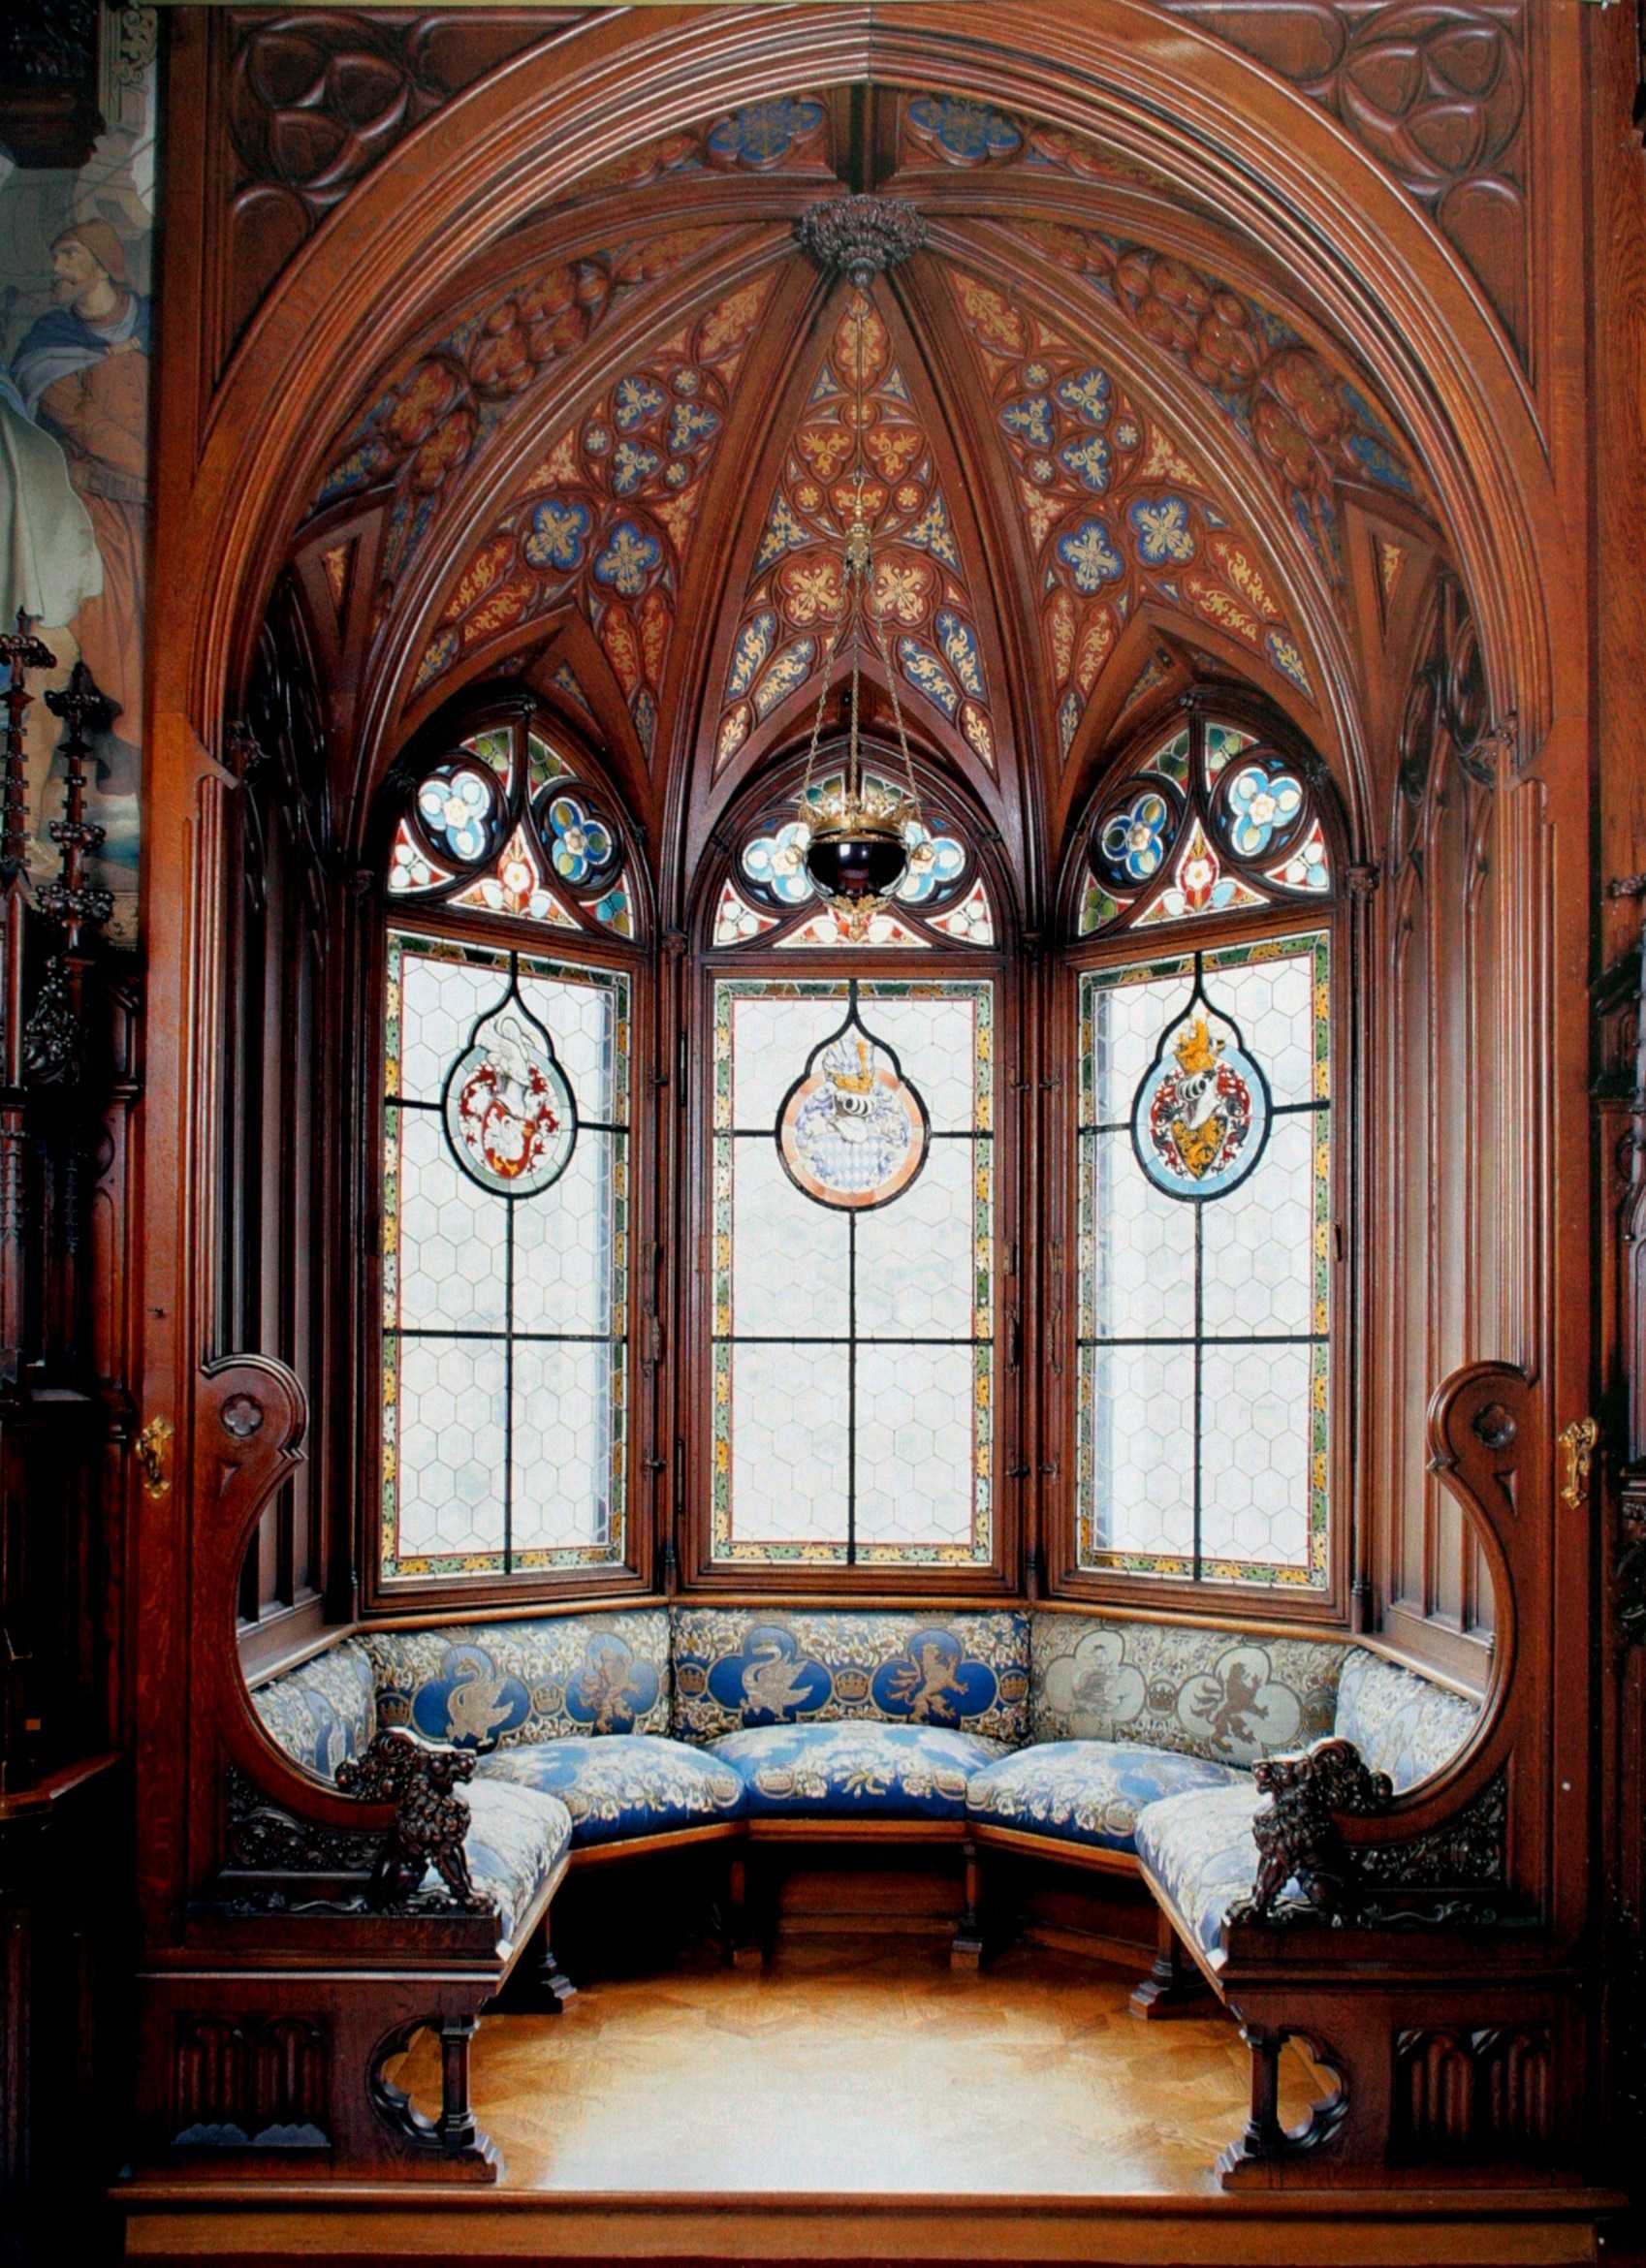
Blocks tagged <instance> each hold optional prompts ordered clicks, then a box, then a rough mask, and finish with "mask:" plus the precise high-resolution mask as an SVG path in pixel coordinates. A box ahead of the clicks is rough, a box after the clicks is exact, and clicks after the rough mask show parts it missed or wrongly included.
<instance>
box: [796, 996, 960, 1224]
mask: <svg viewBox="0 0 1646 2268" xmlns="http://www.w3.org/2000/svg"><path fill="white" fill-rule="evenodd" d="M776 1135H777V1154H778V1156H779V1157H780V1158H781V1159H782V1163H783V1171H784V1172H785V1173H786V1174H787V1175H788V1177H789V1180H790V1181H793V1183H794V1185H795V1187H796V1188H797V1189H799V1190H801V1191H802V1192H803V1193H804V1194H805V1195H806V1196H807V1197H810V1198H811V1199H813V1200H814V1202H815V1203H817V1204H818V1205H829V1206H834V1207H837V1208H839V1209H841V1210H844V1211H846V1212H857V1213H867V1212H870V1211H872V1210H873V1208H874V1207H876V1206H880V1205H889V1204H890V1203H891V1202H892V1200H893V1198H894V1197H899V1196H901V1195H902V1192H903V1191H904V1190H905V1189H906V1188H907V1187H908V1185H909V1183H910V1182H911V1181H913V1180H914V1178H915V1176H916V1175H917V1174H918V1173H919V1171H920V1169H921V1167H922V1166H923V1165H924V1164H925V1163H926V1152H927V1149H928V1146H929V1144H930V1142H931V1139H932V1121H931V1118H929V1116H928V1114H927V1109H926V1104H925V1101H924V1099H923V1098H922V1096H921V1094H920V1091H919V1089H918V1088H917V1087H912V1086H911V1085H910V1084H909V1082H908V1081H907V1080H906V1079H905V1078H904V1077H903V1074H902V1064H901V1063H900V1062H899V1060H898V1057H897V1055H896V1053H895V1052H894V1051H893V1050H892V1049H891V1048H889V1047H888V1046H887V1045H886V1043H885V1041H884V1040H880V1039H876V1038H875V1037H874V1035H873V1033H872V1032H870V1030H869V1029H868V1027H867V1026H866V1025H865V1024H864V1022H863V1019H862V1017H861V1016H860V1015H859V1013H858V1004H857V982H856V980H855V978H854V979H853V981H852V984H851V988H850V992H849V995H848V1000H847V1007H846V1017H845V1022H844V1023H843V1024H841V1025H840V1026H839V1029H838V1030H836V1031H832V1032H831V1033H830V1034H829V1036H828V1038H827V1039H826V1040H824V1041H822V1042H821V1043H820V1045H819V1046H817V1047H816V1048H814V1049H813V1050H812V1052H811V1054H810V1055H808V1056H807V1062H806V1069H805V1070H804V1071H803V1072H802V1073H801V1075H800V1077H799V1078H798V1079H797V1080H796V1081H795V1083H794V1085H793V1086H792V1087H790V1088H789V1091H788V1093H787V1094H786V1095H784V1097H783V1101H782V1107H781V1108H780V1109H779V1111H778V1113H777V1126H776Z"/></svg>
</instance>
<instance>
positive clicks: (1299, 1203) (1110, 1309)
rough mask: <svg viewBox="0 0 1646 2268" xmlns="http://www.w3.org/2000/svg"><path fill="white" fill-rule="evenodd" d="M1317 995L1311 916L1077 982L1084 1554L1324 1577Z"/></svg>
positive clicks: (1176, 1566) (1326, 1036) (1323, 1133)
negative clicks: (1286, 928) (1302, 930)
mask: <svg viewBox="0 0 1646 2268" xmlns="http://www.w3.org/2000/svg"><path fill="white" fill-rule="evenodd" d="M1330 991H1331V988H1330V968H1329V961H1328V944H1327V939H1326V936H1325V935H1324V933H1311V934H1309V935H1304V936H1293V937H1284V938H1279V939H1275V938H1267V939H1261V940H1258V941H1256V942H1254V943H1252V944H1250V945H1230V946H1224V947H1219V948H1215V949H1212V950H1208V951H1203V952H1199V953H1194V952H1190V953H1184V954H1179V955H1176V956H1173V957H1171V958H1168V959H1162V960H1160V961H1140V962H1134V963H1131V964H1129V965H1126V966H1123V967H1116V968H1108V969H1099V970H1093V971H1091V972H1089V973H1088V974H1087V975H1086V976H1084V977H1083V978H1082V980H1081V989H1080V1017H1081V1029H1080V1117H1081V1125H1080V1135H1079V1144H1080V1154H1079V1159H1078V1169H1079V1172H1078V1181H1079V1205H1080V1231H1079V1271H1080V1304H1079V1337H1080V1377H1079V1398H1078V1407H1077V1426H1076V1432H1077V1444H1076V1446H1077V1465H1078V1494H1079V1531H1080V1532H1079V1554H1080V1563H1081V1565H1082V1566H1084V1567H1089V1568H1094V1569H1110V1570H1115V1571H1120V1572H1124V1573H1128V1574H1137V1575H1156V1576H1172V1577H1176V1578H1179V1579H1190V1580H1202V1581H1216V1582H1229V1583H1250V1584H1284V1585H1310V1586H1314V1587H1319V1586H1321V1585H1323V1584H1324V1582H1325V1580H1326V1573H1327V1569H1326V1509H1327V1507H1326V1487H1327V1459H1326V1435H1327V1419H1328V1391H1329V1381H1328V1361H1329V1344H1328V1334H1329V1302H1328V1273H1327V1272H1328V1258H1327V1255H1328V1251H1329V1247H1330V1237H1331V1218H1330V1202H1331V1186H1330V1162H1331V1148H1330V1143H1331V1130H1330V1095H1331V1018H1330V1007H1331V999H1330ZM1152 1146H1154V1147H1157V1148H1158V1149H1159V1150H1161V1152H1162V1155H1165V1154H1167V1153H1169V1155H1170V1158H1171V1160H1172V1161H1173V1167H1174V1170H1173V1172H1171V1173H1167V1172H1166V1171H1165V1170H1164V1169H1163V1167H1162V1166H1161V1165H1160V1164H1159V1162H1158V1161H1157V1160H1156V1159H1155V1156H1154V1155H1153V1154H1152ZM1145 1157H1148V1159H1149V1166H1150V1170H1149V1171H1146V1170H1145V1166H1144V1162H1143V1160H1144V1159H1145ZM1231 1157H1232V1158H1233V1159H1234V1162H1233V1163H1232V1164H1231V1163H1230V1162H1229V1160H1230V1159H1231Z"/></svg>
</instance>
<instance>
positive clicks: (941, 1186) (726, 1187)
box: [711, 977, 996, 1566]
mask: <svg viewBox="0 0 1646 2268" xmlns="http://www.w3.org/2000/svg"><path fill="white" fill-rule="evenodd" d="M847 996H848V988H847V985H846V983H845V981H844V980H839V981H837V980H834V979H830V978H818V979H809V978H807V979H799V980H796V981H793V982H790V981H789V980H787V979H782V978H771V979H767V978H760V977H746V978H744V977H739V978H723V979H720V980H718V981H717V982H716V983H715V985H714V992H713V1008H714V1057H713V1082H714V1084H713V1190H712V1205H713V1222H712V1227H713V1239H712V1244H713V1290H714V1308H713V1324H714V1332H713V1396H714V1406H713V1439H712V1453H713V1468H712V1476H711V1479H712V1503H713V1555H714V1558H715V1559H716V1560H717V1561H719V1562H723V1563H739V1562H741V1563H744V1564H749V1563H762V1562H763V1563H766V1564H784V1563H787V1564H807V1563H815V1564H821V1565H838V1566H900V1565H901V1566H941V1565H958V1566H965V1565H978V1564H984V1565H986V1564H987V1563H988V1561H989V1559H990V1557H991V1555H992V1552H993V1548H994V1506H993V1485H994V1433H995V1426H994V1404H995V1392H996V1385H995V1359H996V1358H995V1305H996V1301H995V1171H996V1169H995V1147H994V1146H995V994H994V987H993V985H992V984H990V983H988V982H987V981H977V982H959V981H957V982H954V983H949V984H944V983H938V982H919V983H914V982H910V983H904V982H901V981H895V980H891V979H886V980H872V981H870V980H861V981H860V982H859V985H858V999H859V1004H860V1006H861V1009H862V1012H863V1016H864V1020H865V1022H866V1023H867V1024H869V1025H870V1028H871V1029H872V1030H873V1032H874V1033H875V1035H876V1036H877V1037H879V1038H883V1039H884V1041H885V1042H886V1044H887V1045H888V1046H889V1047H891V1048H893V1049H895V1050H896V1052H897V1055H898V1057H899V1060H900V1063H901V1065H902V1072H903V1075H904V1077H905V1078H907V1079H908V1080H910V1081H912V1082H913V1083H914V1084H916V1085H917V1086H918V1087H919V1089H920V1092H921V1094H922V1095H923V1097H924V1098H925V1101H926V1104H927V1107H928V1110H929V1112H930V1114H931V1120H932V1135H931V1142H930V1145H929V1148H928V1151H927V1156H926V1162H925V1164H924V1166H923V1167H922V1170H921V1172H920V1173H919V1175H918V1176H917V1177H916V1178H915V1179H914V1180H913V1181H911V1182H910V1183H909V1185H908V1186H907V1188H906V1189H904V1190H902V1192H901V1193H900V1194H899V1195H898V1196H896V1197H895V1198H893V1199H892V1200H891V1201H890V1202H889V1203H888V1204H886V1205H885V1206H883V1207H881V1208H880V1209H879V1210H877V1211H874V1212H868V1213H852V1212H841V1211H834V1210H831V1209H829V1208H828V1207H826V1206H823V1205H819V1204H816V1203H814V1202H813V1201H812V1200H811V1199H809V1198H808V1197H807V1196H806V1195H805V1194H803V1192H802V1191H801V1190H800V1189H799V1188H798V1187H796V1185H795V1183H794V1182H793V1181H790V1180H789V1178H788V1176H787V1174H785V1173H784V1171H783V1169H782V1164H781V1161H780V1160H779V1157H778V1154H777V1146H776V1139H775V1136H776V1119H777V1113H778V1109H779V1106H780V1104H781V1102H782V1099H783V1096H784V1095H785V1093H786V1092H787V1091H788V1088H789V1086H790V1084H791V1082H792V1081H793V1079H794V1077H795V1075H796V1072H797V1070H798V1068H799V1067H800V1066H801V1065H803V1064H804V1063H805V1062H806V1060H807V1056H808V1055H809V1054H810V1053H811V1051H812V1050H813V1049H815V1048H816V1047H817V1045H818V1043H819V1041H820V1040H822V1039H823V1038H825V1037H826V1036H827V1034H828V1033H830V1032H831V1031H833V1030H835V1029H837V1028H838V1026H839V1023H840V1020H841V1016H842V1013H843V1010H844V1007H845V1004H846V1000H847Z"/></svg>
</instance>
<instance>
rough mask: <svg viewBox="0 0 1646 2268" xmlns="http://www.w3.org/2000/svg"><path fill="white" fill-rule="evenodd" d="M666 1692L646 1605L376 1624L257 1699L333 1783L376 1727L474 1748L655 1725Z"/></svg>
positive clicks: (660, 1636) (275, 1731) (662, 1637)
mask: <svg viewBox="0 0 1646 2268" xmlns="http://www.w3.org/2000/svg"><path fill="white" fill-rule="evenodd" d="M670 1697H671V1687H670V1677H669V1617H668V1613H667V1611H666V1610H665V1609H664V1608H662V1607H642V1608H637V1609H635V1610H633V1611H632V1612H628V1613H619V1614H607V1615H558V1616H549V1617H546V1618H543V1619H540V1620H535V1621H532V1622H473V1623H449V1624H447V1625H446V1626H444V1627H443V1628H435V1629H431V1630H372V1631H369V1632H367V1633H364V1634H363V1635H361V1636H357V1637H353V1638H345V1639H344V1640H342V1642H341V1643H340V1644H339V1645H336V1646H332V1647H329V1648H328V1649H327V1651H326V1652H325V1653H323V1654H314V1655H312V1656H311V1657H310V1659H309V1660H307V1661H304V1662H300V1663H299V1664H298V1665H297V1667H296V1668H294V1669H290V1670H286V1671H284V1672H282V1674H281V1675H280V1676H279V1677H277V1678H271V1679H270V1680H269V1683H268V1684H267V1685H260V1686H259V1687H258V1689H257V1690H256V1691H255V1692H254V1693H253V1695H252V1706H253V1708H254V1709H255V1710H256V1711H257V1714H258V1716H259V1717H261V1718H262V1719H263V1722H264V1725H265V1727H266V1728H267V1729H268V1731H269V1735H270V1737H271V1738H272V1739H273V1741H274V1742H275V1744H276V1746H278V1747H279V1748H284V1750H285V1751H286V1753H287V1755H288V1756H291V1757H293V1758H295V1759H296V1761H297V1762H298V1763H300V1764H301V1765H304V1766H305V1767H306V1768H307V1770H309V1771H310V1772H318V1773H319V1774H320V1776H321V1778H322V1779H324V1780H331V1779H332V1778H333V1777H334V1775H335V1773H336V1769H337V1766H338V1765H339V1764H340V1763H341V1762H342V1761H343V1758H344V1757H345V1756H358V1755H359V1754H361V1752H362V1751H363V1750H364V1748H367V1747H368V1746H369V1745H370V1741H371V1736H372V1734H373V1733H374V1732H375V1731H376V1730H377V1728H378V1726H379V1725H403V1726H405V1727H406V1728H407V1730H409V1731H411V1732H415V1733H421V1734H422V1735H423V1737H424V1738H425V1739H426V1740H429V1741H438V1742H441V1743H443V1744H445V1745H447V1746H449V1747H452V1748H475V1749H488V1748H508V1747H510V1746H511V1745H512V1744H514V1743H517V1742H522V1741H552V1740H557V1739H561V1738H564V1737H566V1736H568V1735H571V1734H579V1733H581V1734H591V1733H621V1732H651V1733H661V1732H667V1731H668V1729H669V1705H670Z"/></svg>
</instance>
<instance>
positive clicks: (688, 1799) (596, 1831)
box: [475, 1733, 743, 1846]
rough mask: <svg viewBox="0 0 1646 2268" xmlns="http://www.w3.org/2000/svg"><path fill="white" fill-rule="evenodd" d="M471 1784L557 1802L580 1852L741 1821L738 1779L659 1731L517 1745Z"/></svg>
mask: <svg viewBox="0 0 1646 2268" xmlns="http://www.w3.org/2000/svg"><path fill="white" fill-rule="evenodd" d="M475 1778H476V1780H506V1781H509V1782H510V1783H511V1784H513V1785H514V1786H516V1787H535V1788H539V1789H542V1790H544V1791H546V1792H547V1793H548V1794H550V1795H554V1796H557V1797H558V1798H559V1800H560V1801H561V1803H563V1804H564V1805H565V1807H566V1809H567V1811H569V1812H570V1813H571V1816H572V1841H573V1843H575V1844H578V1845H579V1846H582V1845H584V1844H586V1843H621V1842H627V1841H629V1840H631V1839H632V1838H635V1837H638V1836H644V1835H664V1834H668V1833H671V1832H674V1831H676V1830H678V1829H680V1828H682V1827H707V1826H712V1825H715V1824H717V1823H719V1822H721V1821H723V1820H727V1819H737V1818H741V1817H742V1815H743V1780H741V1779H740V1777H739V1776H738V1774H737V1773H736V1772H734V1771H733V1769H732V1767H731V1766H730V1765H729V1764H722V1763H721V1762H719V1761H718V1759H717V1758H715V1757H713V1756H710V1755H705V1753H704V1752H703V1750H702V1749H701V1748H687V1747H686V1745H685V1743H684V1742H683V1741H670V1740H665V1739H663V1738H662V1737H661V1736H660V1735H659V1734H657V1733H608V1734H606V1735H605V1736H604V1737H603V1738H602V1739H600V1740H558V1741H533V1742H528V1743H524V1744H517V1745H516V1746H515V1747H513V1748H498V1749H496V1750H495V1751H494V1752H493V1753H492V1754H491V1755H490V1756H485V1757H483V1758H482V1759H481V1761H480V1763H479V1765H478V1766H477V1767H476V1772H475Z"/></svg>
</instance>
